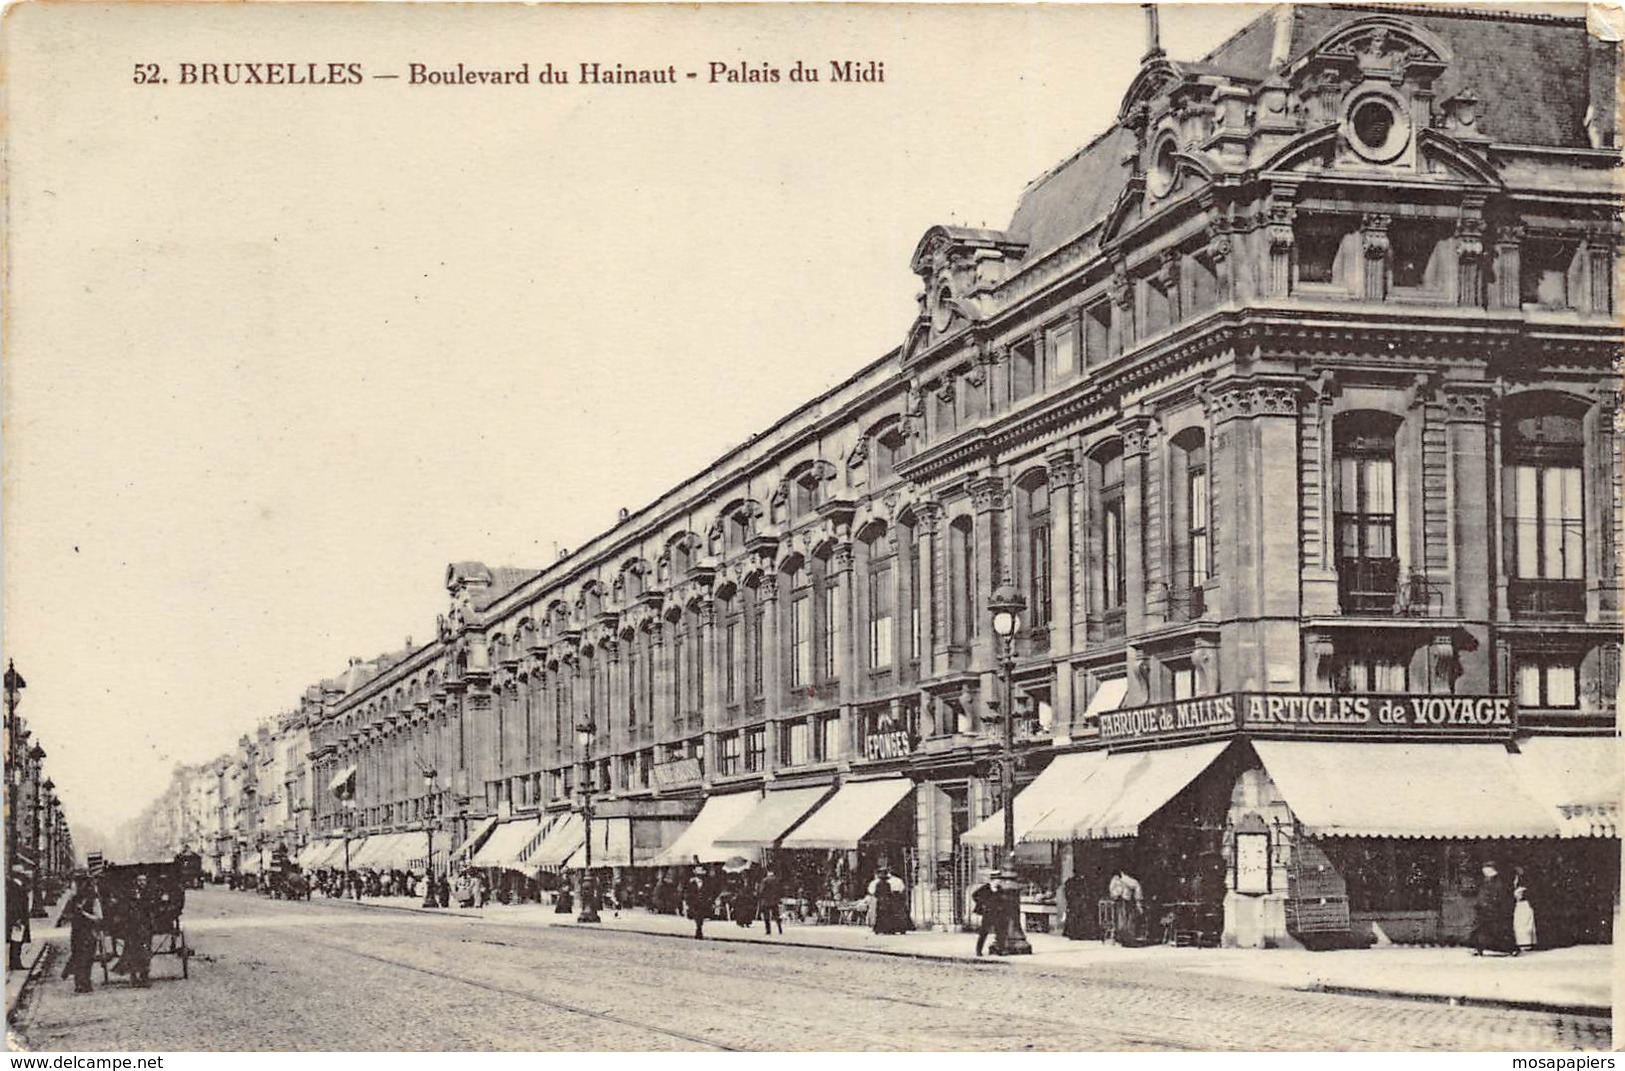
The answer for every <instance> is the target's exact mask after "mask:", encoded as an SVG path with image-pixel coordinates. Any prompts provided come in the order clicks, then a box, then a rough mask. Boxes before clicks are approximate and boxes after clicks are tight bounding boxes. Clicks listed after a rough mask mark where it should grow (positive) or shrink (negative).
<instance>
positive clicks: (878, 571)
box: [863, 525, 897, 670]
mask: <svg viewBox="0 0 1625 1071" xmlns="http://www.w3.org/2000/svg"><path fill="white" fill-rule="evenodd" d="M863 547H864V554H863V557H864V561H865V562H866V563H867V565H868V576H867V587H868V599H869V607H868V615H867V616H868V622H869V645H868V657H869V668H870V669H876V670H879V669H890V668H891V666H892V662H893V659H894V651H893V641H894V638H895V636H896V628H897V626H896V617H895V608H896V601H897V561H896V557H895V556H894V555H893V554H892V551H891V541H890V540H889V539H887V538H886V528H885V526H884V525H875V526H874V527H873V528H872V529H871V530H869V531H867V532H865V533H864V540H863Z"/></svg>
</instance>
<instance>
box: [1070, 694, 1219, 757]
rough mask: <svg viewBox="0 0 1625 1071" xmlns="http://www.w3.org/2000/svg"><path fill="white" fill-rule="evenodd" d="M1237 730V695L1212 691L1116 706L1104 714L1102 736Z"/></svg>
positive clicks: (1110, 739) (1131, 739)
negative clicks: (1167, 700) (1192, 696)
mask: <svg viewBox="0 0 1625 1071" xmlns="http://www.w3.org/2000/svg"><path fill="white" fill-rule="evenodd" d="M1235 731H1236V697H1235V696H1233V695H1211V696H1203V697H1202V698H1200V699H1186V700H1182V701H1180V702H1177V703H1158V704H1156V705H1155V706H1149V707H1135V708H1133V709H1131V710H1113V711H1110V712H1108V713H1104V714H1102V715H1101V716H1100V738H1101V740H1103V741H1104V742H1105V743H1106V744H1107V745H1108V746H1110V745H1112V744H1128V743H1140V742H1143V741H1149V740H1168V739H1176V738H1186V737H1207V736H1229V735H1230V734H1232V733H1234V732H1235Z"/></svg>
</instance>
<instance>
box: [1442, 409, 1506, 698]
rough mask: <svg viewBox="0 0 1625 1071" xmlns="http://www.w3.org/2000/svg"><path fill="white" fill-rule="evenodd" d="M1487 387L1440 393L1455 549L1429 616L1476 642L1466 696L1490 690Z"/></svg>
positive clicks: (1491, 473) (1492, 570)
mask: <svg viewBox="0 0 1625 1071" xmlns="http://www.w3.org/2000/svg"><path fill="white" fill-rule="evenodd" d="M1490 393H1491V388H1490V387H1489V385H1488V384H1484V385H1475V386H1473V387H1468V386H1466V385H1462V386H1453V385H1449V384H1447V385H1446V386H1445V389H1444V392H1443V398H1444V405H1445V413H1446V420H1447V421H1448V423H1447V426H1446V430H1445V434H1446V436H1447V441H1448V447H1449V456H1450V473H1451V486H1450V499H1451V501H1450V503H1449V520H1450V533H1451V541H1452V543H1453V545H1454V550H1455V576H1454V578H1453V580H1454V583H1452V584H1451V590H1450V591H1449V592H1447V593H1444V594H1445V598H1446V600H1447V601H1446V602H1445V603H1444V604H1443V605H1437V600H1436V601H1435V607H1434V611H1433V612H1438V613H1442V614H1443V615H1444V616H1446V617H1460V618H1464V619H1466V620H1467V621H1468V622H1469V624H1468V626H1467V627H1468V630H1469V631H1470V632H1472V633H1473V634H1474V636H1475V638H1476V639H1477V640H1478V650H1477V651H1476V652H1473V653H1472V654H1471V656H1470V657H1467V658H1464V659H1462V662H1461V667H1460V669H1461V677H1460V680H1459V681H1458V682H1457V685H1458V688H1459V689H1460V690H1461V691H1462V692H1464V693H1473V692H1479V693H1482V692H1489V691H1493V690H1494V689H1493V684H1492V681H1491V679H1490V666H1489V661H1490V660H1489V651H1490V645H1489V637H1488V635H1487V634H1486V632H1485V630H1484V628H1483V626H1482V625H1474V624H1471V622H1482V621H1487V620H1489V619H1490V618H1492V617H1493V616H1494V614H1495V592H1494V590H1493V588H1492V586H1491V585H1492V581H1491V578H1492V577H1494V576H1495V575H1496V573H1497V572H1499V568H1498V566H1497V563H1496V562H1495V560H1494V558H1493V557H1492V556H1491V547H1492V546H1494V542H1495V540H1494V536H1493V532H1494V530H1495V528H1496V527H1497V524H1498V522H1497V520H1496V517H1495V512H1494V508H1495V498H1494V495H1493V494H1492V493H1491V487H1490V485H1491V482H1492V481H1493V480H1494V479H1495V478H1496V477H1495V471H1496V470H1495V468H1494V467H1493V466H1492V465H1491V463H1490V439H1489V429H1488V426H1487V421H1488V412H1489V403H1490Z"/></svg>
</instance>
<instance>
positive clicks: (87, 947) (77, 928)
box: [58, 871, 102, 993]
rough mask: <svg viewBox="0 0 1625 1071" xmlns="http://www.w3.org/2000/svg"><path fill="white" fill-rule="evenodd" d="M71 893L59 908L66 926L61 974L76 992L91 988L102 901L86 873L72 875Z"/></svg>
mask: <svg viewBox="0 0 1625 1071" xmlns="http://www.w3.org/2000/svg"><path fill="white" fill-rule="evenodd" d="M73 882H74V885H73V895H72V896H71V897H70V898H69V899H68V906H67V907H65V908H63V910H62V919H61V921H60V922H59V923H58V924H59V925H60V924H61V923H66V924H67V925H68V927H69V929H68V962H67V964H66V966H64V967H63V968H62V977H64V978H69V977H71V978H72V979H73V991H74V992H75V993H88V992H90V990H91V985H90V968H91V965H92V964H94V963H95V962H96V952H97V947H98V938H97V936H96V934H97V931H98V930H100V929H101V924H102V905H101V900H100V899H99V898H98V897H97V896H96V883H95V882H94V881H93V880H92V879H91V877H90V875H89V874H86V873H84V872H82V871H81V872H80V873H78V874H75V875H74V878H73Z"/></svg>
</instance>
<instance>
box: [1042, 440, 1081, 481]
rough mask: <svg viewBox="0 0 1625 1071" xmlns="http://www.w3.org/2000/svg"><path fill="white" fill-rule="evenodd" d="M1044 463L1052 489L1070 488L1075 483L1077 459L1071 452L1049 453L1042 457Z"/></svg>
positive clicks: (1065, 450) (1062, 450)
mask: <svg viewBox="0 0 1625 1071" xmlns="http://www.w3.org/2000/svg"><path fill="white" fill-rule="evenodd" d="M1044 463H1045V464H1046V465H1047V466H1048V467H1049V484H1050V486H1051V487H1052V488H1056V489H1057V490H1058V489H1060V488H1063V487H1071V486H1072V485H1073V484H1074V483H1076V482H1077V479H1078V459H1077V456H1076V455H1074V454H1073V453H1072V451H1071V450H1068V449H1060V450H1054V451H1051V452H1050V453H1048V454H1046V455H1044Z"/></svg>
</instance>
